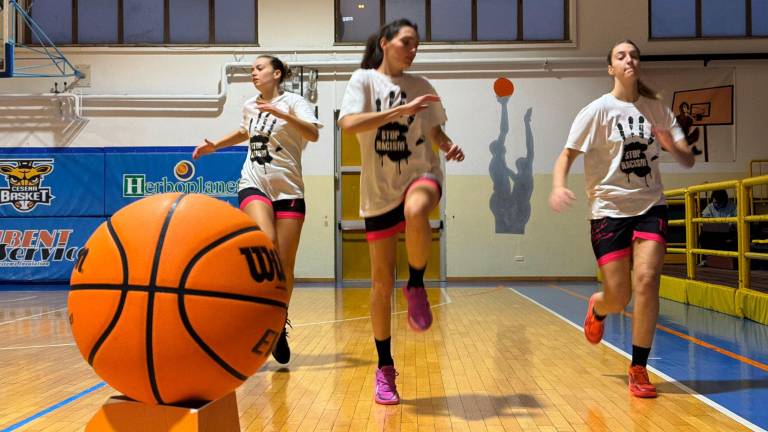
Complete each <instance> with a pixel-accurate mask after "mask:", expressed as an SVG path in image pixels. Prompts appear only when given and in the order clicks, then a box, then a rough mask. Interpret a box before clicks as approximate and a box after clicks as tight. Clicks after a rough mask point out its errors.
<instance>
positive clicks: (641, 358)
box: [632, 345, 651, 367]
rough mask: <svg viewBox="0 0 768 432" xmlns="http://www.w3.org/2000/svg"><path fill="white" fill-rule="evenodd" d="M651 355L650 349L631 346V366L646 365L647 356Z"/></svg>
mask: <svg viewBox="0 0 768 432" xmlns="http://www.w3.org/2000/svg"><path fill="white" fill-rule="evenodd" d="M650 353H651V349H650V348H643V347H639V346H637V345H632V366H642V367H645V365H647V364H648V354H650Z"/></svg>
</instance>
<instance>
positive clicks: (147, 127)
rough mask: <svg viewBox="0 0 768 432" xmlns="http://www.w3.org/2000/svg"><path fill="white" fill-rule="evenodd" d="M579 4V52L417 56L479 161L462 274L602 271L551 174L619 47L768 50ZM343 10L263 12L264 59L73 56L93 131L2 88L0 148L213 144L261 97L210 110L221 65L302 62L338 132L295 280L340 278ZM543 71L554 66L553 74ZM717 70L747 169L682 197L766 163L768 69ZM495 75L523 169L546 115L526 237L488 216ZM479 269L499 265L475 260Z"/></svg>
mask: <svg viewBox="0 0 768 432" xmlns="http://www.w3.org/2000/svg"><path fill="white" fill-rule="evenodd" d="M575 3H576V2H575V1H574V2H573V8H572V9H573V15H574V17H575V22H574V26H573V27H574V29H575V30H574V35H575V38H574V42H573V43H567V44H554V45H553V44H544V45H485V46H472V45H432V44H424V45H422V47H421V49H420V54H419V56H418V58H417V61H416V65H415V67H414V70H415V72H417V73H423V74H425V75H426V76H427V77H428V78H429V79H430V80H431V81H432V82H433V84H434V86H435V88H436V89H437V91H438V92H439V93H440V94H441V96H442V97H443V100H444V104H445V106H446V109H447V112H448V116H449V122H448V124H447V131H448V133H449V135H451V136H452V137H453V139H454V140H455V141H456V142H457V143H460V144H461V145H463V146H464V148H465V150H466V152H467V160H466V162H465V163H463V164H449V165H448V169H447V172H448V180H447V183H446V200H447V201H446V219H447V226H448V231H447V247H448V275H449V276H454V277H469V276H473V277H474V276H587V275H593V274H594V261H593V258H592V256H591V249H590V247H589V244H588V236H587V231H586V230H587V225H586V223H585V218H586V210H585V206H584V205H583V200H582V202H581V203H580V204H579V205H577V206H576V208H574V209H573V211H572V212H571V213H570V214H569V215H566V216H562V215H553V214H552V213H551V212H550V211H549V210H548V209H547V208H546V205H545V203H546V196H547V194H548V192H549V190H548V189H549V182H550V181H551V177H550V174H551V167H552V163H553V161H554V158H555V157H556V155H557V154H558V153H559V151H560V150H561V149H562V146H563V143H564V140H565V137H566V135H567V133H568V128H569V126H570V122H571V121H572V119H573V117H574V115H575V114H576V112H578V110H579V109H580V108H581V107H583V106H584V105H585V104H586V103H588V102H589V101H591V100H592V99H594V98H596V97H598V96H599V95H600V94H601V93H603V92H605V91H608V90H609V89H610V86H611V80H610V79H609V78H608V77H607V76H606V74H605V63H604V56H605V54H606V52H607V50H608V49H609V48H610V47H611V46H612V44H613V43H614V42H616V41H618V40H621V39H624V38H630V39H633V40H634V41H635V42H637V43H638V44H639V45H640V46H641V48H642V50H643V53H644V54H689V53H720V52H731V53H738V52H768V42H766V40H765V39H762V40H716V41H680V42H649V41H648V40H647V36H648V35H647V29H648V22H647V2H645V1H637V0H620V1H619V0H589V1H582V2H579V3H578V5H576V4H575ZM333 4H334V2H333V1H332V0H293V1H275V0H267V1H261V2H259V26H260V29H259V41H260V47H258V48H248V49H242V48H227V47H216V48H193V49H188V48H185V49H178V48H177V49H165V48H65V49H64V52H65V54H66V55H67V57H68V58H69V59H70V60H71V61H72V62H73V63H75V64H87V65H89V66H90V68H91V76H90V80H91V85H90V87H88V88H82V89H77V90H76V91H75V92H76V93H77V94H82V95H85V96H84V97H83V99H82V103H83V105H84V111H83V112H84V115H85V119H84V120H81V121H72V120H71V119H66V118H62V117H61V115H60V111H61V110H62V109H60V107H59V103H58V102H56V101H55V100H51V98H48V97H46V98H37V99H34V98H32V99H30V98H25V99H21V98H18V97H15V98H8V97H3V96H2V94H19V93H24V94H30V95H34V94H42V93H46V92H48V91H49V89H50V88H52V87H53V80H47V79H5V80H0V146H2V147H8V146H40V147H43V146H74V147H79V146H83V147H90V146H163V145H171V146H178V145H194V144H197V143H199V142H200V141H201V140H202V139H203V138H204V137H211V138H215V137H218V136H221V135H223V134H225V133H227V132H229V131H231V130H233V129H234V128H236V127H237V125H238V122H239V116H240V106H241V104H242V102H243V101H244V100H245V99H246V98H248V97H250V96H251V95H252V94H253V91H254V90H253V88H252V87H251V85H250V83H249V81H248V80H247V79H242V78H239V79H235V80H234V82H230V83H229V85H228V87H227V96H226V100H225V101H224V102H223V103H218V102H216V101H205V100H201V99H200V98H199V97H200V96H205V95H208V96H209V99H212V96H213V95H215V94H217V93H218V92H219V91H220V89H221V88H220V85H221V83H220V82H219V79H220V74H221V68H222V65H223V64H224V63H227V62H234V61H238V60H240V59H241V56H243V55H244V56H245V57H244V59H243V60H244V61H250V60H252V59H253V58H254V57H255V56H256V55H257V54H259V53H265V52H266V53H274V54H277V55H279V56H281V57H282V58H283V59H284V60H286V61H288V62H289V63H294V64H311V65H316V66H318V67H319V68H320V70H321V82H320V85H319V87H318V92H319V99H318V100H319V112H320V119H321V121H322V122H323V123H325V125H326V128H324V129H323V130H322V131H321V137H320V141H319V142H318V143H315V144H312V145H310V147H309V149H308V150H307V152H306V154H305V155H304V169H305V175H306V176H307V179H308V187H307V201H308V204H309V207H310V213H309V215H308V218H307V221H306V225H305V229H304V234H303V242H302V246H301V249H300V253H299V257H298V261H297V276H298V277H305V278H307V277H308V278H330V277H333V271H334V269H333V255H332V253H331V251H332V250H333V234H334V231H333V230H334V225H335V224H334V222H333V219H334V214H333V208H334V205H333V198H332V196H333V177H332V176H333V166H334V163H333V136H334V133H333V132H334V130H333V111H334V109H337V108H338V107H339V104H340V100H341V97H342V95H343V91H344V87H345V83H346V80H347V79H348V77H349V74H350V73H351V71H352V70H353V69H354V67H355V66H354V65H355V63H356V62H359V59H360V55H361V51H362V49H361V47H359V46H352V47H350V46H334V45H333V37H334V36H333V35H334V25H333V15H334V13H333ZM373 30H374V29H372V31H373ZM544 58H546V59H548V60H549V62H548V63H549V65H548V66H547V67H545V66H544V62H543V59H544ZM710 66H711V67H721V68H723V67H727V68H733V69H734V70H735V77H736V119H737V125H736V149H737V152H736V160H735V161H734V162H730V163H717V164H699V165H697V166H696V167H695V168H694V169H693V170H691V171H689V172H685V171H683V170H682V169H680V168H678V167H676V166H674V165H670V166H665V167H664V169H665V172H666V173H667V175H666V176H665V178H666V179H667V184H668V185H670V186H672V184H674V185H684V184H686V183H688V182H691V183H692V182H699V181H702V179H710V178H711V179H715V178H718V179H719V178H728V177H736V176H741V175H743V173H744V172H745V169H746V164H747V162H748V161H749V160H750V159H754V158H768V150H766V149H767V148H768V146H767V145H766V143H765V139H764V137H765V133H764V127H763V125H764V122H763V120H762V117H761V114H760V112H761V111H763V110H764V109H763V105H764V103H763V101H765V100H768V86H765V84H764V81H765V77H766V76H768V62H766V61H752V62H729V63H726V62H713V63H710ZM645 67H646V68H650V69H653V68H659V67H663V68H666V69H673V70H677V69H680V70H688V71H690V70H691V68H693V69H694V70H695V69H696V68H701V67H703V66H702V65H701V63H685V64H677V63H669V64H665V65H658V64H646V65H645ZM683 68H684V69H683ZM498 76H507V77H508V78H510V79H511V80H513V82H514V83H515V85H516V92H515V94H514V95H513V97H512V99H511V100H510V104H509V122H510V123H509V124H510V131H509V134H508V137H507V140H506V148H507V161H508V164H509V165H510V166H514V160H515V159H516V158H517V157H519V155H520V154H521V152H522V151H523V150H522V149H523V147H522V145H523V143H524V128H523V122H522V117H523V113H524V112H525V110H526V109H528V108H529V107H532V108H533V120H532V125H533V131H534V140H535V159H534V173H535V182H534V195H533V198H532V206H533V210H532V217H531V222H530V224H529V227H528V229H527V232H526V234H525V235H524V236H521V235H501V234H495V233H494V230H493V217H492V215H491V213H490V210H487V209H488V198H489V196H490V194H491V192H492V184H491V181H490V178H489V175H488V165H489V162H490V157H491V156H490V153H489V150H488V145H489V143H490V142H491V141H493V140H494V139H496V138H497V137H498V128H499V120H500V119H499V113H500V111H499V103H498V102H497V101H496V98H495V96H494V95H493V94H492V92H491V85H492V82H493V80H494V79H495V78H496V77H498ZM59 82H61V80H59ZM110 94H111V95H116V96H117V95H129V96H131V95H132V96H135V95H140V94H143V95H157V94H171V95H190V96H191V95H196V96H197V97H198V100H197V102H179V101H166V102H157V101H155V102H142V101H135V100H129V99H128V98H120V97H115V98H113V100H112V101H110V102H109V103H108V104H107V103H105V102H103V101H97V100H94V99H89V98H88V97H87V95H110ZM203 99H204V98H203ZM63 110H64V111H66V107H64V108H63ZM578 172H580V168H578V167H576V168H575V173H577V174H576V175H574V176H573V179H572V185H573V186H574V188H578V187H579V185H580V184H581V182H582V181H583V180H582V179H581V177H580V176H579V175H578ZM319 251H325V252H323V253H320V252H319ZM556 251H560V252H556ZM563 251H564V252H563ZM478 256H489V257H490V258H489V259H487V260H478V259H473V257H478ZM514 256H524V257H525V260H524V261H523V262H518V261H514V260H513V257H514Z"/></svg>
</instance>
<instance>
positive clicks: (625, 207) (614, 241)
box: [549, 40, 694, 398]
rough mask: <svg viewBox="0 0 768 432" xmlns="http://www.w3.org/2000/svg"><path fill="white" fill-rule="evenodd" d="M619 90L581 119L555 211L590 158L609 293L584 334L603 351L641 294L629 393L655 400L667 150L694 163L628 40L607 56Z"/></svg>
mask: <svg viewBox="0 0 768 432" xmlns="http://www.w3.org/2000/svg"><path fill="white" fill-rule="evenodd" d="M607 60H608V74H609V75H611V76H613V78H614V85H613V90H612V91H611V92H610V93H608V94H605V95H603V96H601V97H600V98H598V99H597V100H595V101H593V102H592V103H590V104H589V105H587V106H586V107H585V108H584V109H582V110H581V112H580V113H579V114H578V115H577V116H576V119H575V120H574V122H573V125H572V126H571V131H570V133H569V135H568V141H567V143H566V145H565V149H564V150H563V152H562V153H561V154H560V156H559V158H558V159H557V162H555V167H554V170H553V179H552V192H551V194H550V196H549V204H550V206H551V207H552V209H553V210H555V211H557V212H560V211H563V210H564V209H566V208H567V207H569V206H570V205H571V203H572V202H573V200H574V199H575V196H574V194H573V192H571V191H570V190H569V189H568V187H567V183H566V177H567V176H568V172H569V170H570V167H571V164H572V163H573V161H574V160H575V159H576V158H577V157H578V156H579V155H581V154H584V175H585V180H586V189H587V196H588V200H589V208H590V216H589V219H590V224H591V228H592V249H593V250H594V252H595V257H596V258H597V264H598V266H599V267H600V270H601V271H602V275H603V291H602V292H597V293H595V294H593V295H592V297H591V298H590V299H589V305H588V307H587V316H586V318H585V320H584V334H585V336H586V338H587V340H588V341H589V342H591V343H593V344H597V343H599V342H600V340H601V339H602V337H603V320H604V319H605V317H606V315H608V314H613V313H620V312H621V311H623V310H624V308H625V307H626V306H627V304H628V303H629V301H630V298H631V296H632V290H633V289H634V295H635V303H634V308H633V313H632V364H631V366H630V368H629V392H630V393H631V394H632V395H634V396H636V397H642V398H648V397H656V395H657V394H656V388H655V387H654V385H653V384H651V382H650V381H649V379H648V372H647V371H646V364H647V362H648V354H649V353H650V351H651V344H652V342H653V336H654V332H655V330H656V320H657V318H658V315H659V280H660V275H661V267H662V264H663V261H664V254H665V250H666V236H667V206H666V201H665V198H664V194H663V187H662V184H661V174H660V172H659V157H660V155H661V151H662V149H663V150H666V151H667V152H669V153H670V154H671V155H672V156H673V157H674V158H675V160H677V161H678V163H680V164H681V165H683V166H685V167H692V166H693V164H694V156H693V154H692V153H691V151H690V150H689V147H688V144H687V141H686V140H685V135H684V134H683V132H682V130H681V129H680V127H679V126H678V124H677V120H675V115H674V114H673V113H672V112H671V111H670V109H669V108H668V107H666V106H665V105H664V104H662V102H661V101H660V100H659V96H658V95H657V94H656V93H655V92H654V91H653V90H651V89H649V88H648V87H647V86H646V85H645V84H643V83H642V82H641V81H640V50H639V49H638V48H637V46H636V45H635V44H634V43H633V42H632V41H629V40H625V41H623V42H620V43H618V44H616V45H615V46H614V47H613V48H611V50H610V52H609V53H608V58H607Z"/></svg>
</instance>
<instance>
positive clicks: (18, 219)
mask: <svg viewBox="0 0 768 432" xmlns="http://www.w3.org/2000/svg"><path fill="white" fill-rule="evenodd" d="M191 155H192V148H191V147H162V148H157V147H130V148H128V147H121V148H107V149H105V148H71V149H70V148H64V149H63V148H6V149H2V150H0V174H1V176H0V284H2V283H5V284H9V283H37V282H40V283H42V282H45V283H60V282H67V281H69V277H70V273H71V272H72V268H73V266H74V265H75V263H76V261H77V255H78V252H79V250H80V249H81V248H82V247H83V245H84V244H85V242H86V241H87V240H88V238H89V237H90V235H91V233H92V232H93V231H94V230H95V229H96V228H97V227H98V226H99V224H101V223H102V222H104V221H105V220H106V218H108V217H109V216H110V215H112V214H113V213H114V212H116V211H117V210H119V209H120V208H122V207H123V206H125V205H127V204H129V203H131V202H133V201H136V200H139V199H141V198H143V197H144V196H148V195H153V194H157V193H164V192H177V191H180V192H189V193H206V194H208V195H211V196H214V197H217V198H220V199H224V200H226V201H228V202H229V203H231V204H233V205H237V182H238V179H239V177H240V167H241V166H242V163H243V159H244V157H245V148H243V147H235V148H230V149H225V150H224V151H221V152H217V153H216V154H213V155H208V156H206V157H204V158H202V159H200V160H198V161H193V160H192V157H191Z"/></svg>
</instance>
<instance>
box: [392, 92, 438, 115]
mask: <svg viewBox="0 0 768 432" xmlns="http://www.w3.org/2000/svg"><path fill="white" fill-rule="evenodd" d="M433 102H440V96H438V95H434V94H425V95H421V96H419V97H417V98H416V99H414V100H412V101H410V102H408V103H407V104H405V105H402V106H400V108H399V109H400V112H401V113H402V115H404V116H412V115H414V114H416V113H419V112H421V111H424V110H425V109H427V108H429V104H430V103H433Z"/></svg>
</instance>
